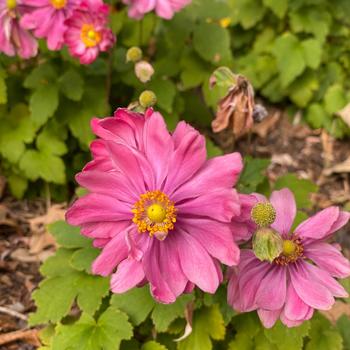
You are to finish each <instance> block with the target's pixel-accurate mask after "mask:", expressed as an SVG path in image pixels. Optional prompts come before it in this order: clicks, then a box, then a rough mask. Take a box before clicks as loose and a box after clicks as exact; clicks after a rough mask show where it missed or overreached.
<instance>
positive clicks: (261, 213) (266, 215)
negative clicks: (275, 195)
mask: <svg viewBox="0 0 350 350" xmlns="http://www.w3.org/2000/svg"><path fill="white" fill-rule="evenodd" d="M250 215H251V218H252V220H253V221H254V222H255V223H256V224H257V225H258V226H259V227H267V226H270V225H271V224H273V223H274V221H275V219H276V210H275V208H274V207H273V206H272V204H271V203H269V202H259V203H257V204H255V205H254V207H253V208H252V211H251V214H250Z"/></svg>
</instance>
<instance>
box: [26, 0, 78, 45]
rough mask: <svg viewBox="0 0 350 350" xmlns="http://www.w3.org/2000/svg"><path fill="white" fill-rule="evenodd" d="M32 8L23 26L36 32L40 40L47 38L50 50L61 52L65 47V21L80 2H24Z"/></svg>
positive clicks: (43, 0) (64, 0)
mask: <svg viewBox="0 0 350 350" xmlns="http://www.w3.org/2000/svg"><path fill="white" fill-rule="evenodd" d="M22 1H23V3H24V4H25V5H27V6H30V7H31V11H30V12H29V13H27V14H25V15H24V16H23V18H22V19H21V25H22V26H23V27H24V28H26V29H32V30H34V34H35V36H36V37H38V38H46V39H47V46H48V48H49V49H50V50H59V49H61V47H62V46H63V43H64V41H63V35H64V32H65V30H66V25H65V23H64V22H65V20H66V19H67V18H68V17H69V16H70V15H71V14H72V13H73V10H74V9H75V8H77V7H78V6H79V4H80V0H22Z"/></svg>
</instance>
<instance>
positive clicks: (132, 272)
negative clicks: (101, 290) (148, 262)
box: [111, 258, 145, 293]
mask: <svg viewBox="0 0 350 350" xmlns="http://www.w3.org/2000/svg"><path fill="white" fill-rule="evenodd" d="M144 277H145V273H144V272H143V267H142V263H141V262H139V261H136V260H134V259H130V258H129V259H125V260H123V261H122V262H121V263H120V264H119V265H118V270H117V272H115V273H114V274H113V275H112V278H111V291H112V292H113V293H125V292H126V291H128V290H129V289H131V288H134V287H135V286H136V285H138V284H139V283H140V282H141V281H142V280H143V279H144Z"/></svg>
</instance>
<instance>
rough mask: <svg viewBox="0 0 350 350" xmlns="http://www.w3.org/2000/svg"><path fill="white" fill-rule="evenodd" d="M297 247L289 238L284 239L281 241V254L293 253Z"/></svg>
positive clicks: (288, 254)
mask: <svg viewBox="0 0 350 350" xmlns="http://www.w3.org/2000/svg"><path fill="white" fill-rule="evenodd" d="M296 249H297V245H296V244H295V243H294V242H293V241H291V240H289V239H286V240H285V241H283V254H284V255H286V256H290V255H293V254H294V253H295V251H296Z"/></svg>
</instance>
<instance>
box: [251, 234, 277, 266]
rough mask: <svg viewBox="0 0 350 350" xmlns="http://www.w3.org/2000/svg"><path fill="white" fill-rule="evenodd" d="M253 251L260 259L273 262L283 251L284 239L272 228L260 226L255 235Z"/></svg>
mask: <svg viewBox="0 0 350 350" xmlns="http://www.w3.org/2000/svg"><path fill="white" fill-rule="evenodd" d="M253 251H254V254H255V256H256V257H257V258H258V259H259V260H261V261H266V260H267V261H270V262H272V261H273V260H274V259H276V258H277V257H279V256H280V255H281V253H282V252H283V239H282V237H281V235H280V234H279V233H278V232H276V231H275V230H273V229H271V228H259V229H258V230H257V231H256V232H255V234H254V237H253Z"/></svg>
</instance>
